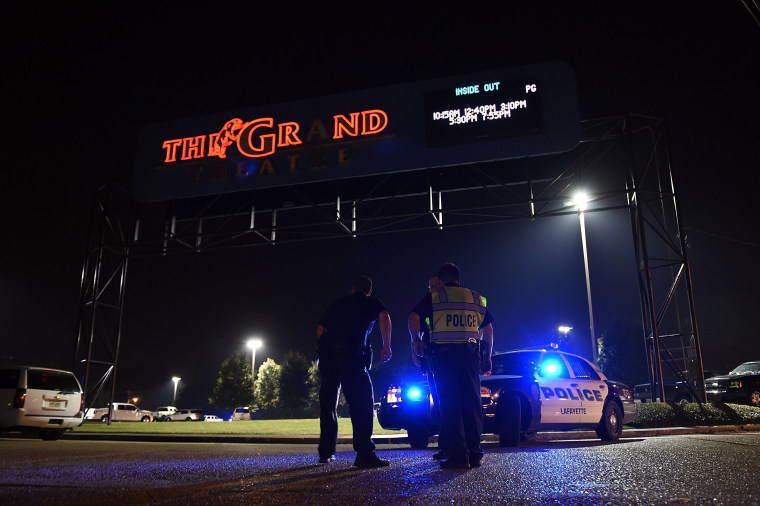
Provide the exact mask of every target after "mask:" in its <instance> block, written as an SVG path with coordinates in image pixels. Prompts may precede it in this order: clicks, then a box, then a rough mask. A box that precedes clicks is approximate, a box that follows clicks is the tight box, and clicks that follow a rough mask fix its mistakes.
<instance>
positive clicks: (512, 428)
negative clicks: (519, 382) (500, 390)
mask: <svg viewBox="0 0 760 506" xmlns="http://www.w3.org/2000/svg"><path fill="white" fill-rule="evenodd" d="M499 406H500V407H499V419H498V423H499V444H500V445H501V446H517V445H519V444H520V418H521V417H522V413H521V411H520V408H521V406H520V398H519V397H517V396H516V395H507V396H504V397H503V398H502V399H501V401H500V402H499Z"/></svg>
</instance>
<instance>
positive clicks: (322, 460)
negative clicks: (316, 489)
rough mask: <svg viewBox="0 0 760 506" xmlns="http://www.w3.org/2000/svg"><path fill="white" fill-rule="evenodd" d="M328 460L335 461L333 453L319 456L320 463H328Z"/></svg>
mask: <svg viewBox="0 0 760 506" xmlns="http://www.w3.org/2000/svg"><path fill="white" fill-rule="evenodd" d="M330 462H335V455H328V456H327V457H319V463H320V464H329V463H330Z"/></svg>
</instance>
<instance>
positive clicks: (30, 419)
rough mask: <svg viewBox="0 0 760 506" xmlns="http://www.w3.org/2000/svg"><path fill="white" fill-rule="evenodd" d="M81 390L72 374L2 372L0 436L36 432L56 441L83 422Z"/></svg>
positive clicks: (33, 369) (26, 370)
mask: <svg viewBox="0 0 760 506" xmlns="http://www.w3.org/2000/svg"><path fill="white" fill-rule="evenodd" d="M82 403H83V395H82V386H81V385H80V384H79V381H77V379H76V377H75V376H74V374H73V373H71V372H70V371H63V370H60V369H48V368H44V367H30V366H7V367H2V368H0V432H4V431H8V432H10V431H13V432H15V431H18V432H36V433H37V434H39V436H40V438H42V439H44V440H55V439H58V438H60V437H61V435H62V434H63V433H64V432H66V431H67V430H68V429H70V428H72V427H76V426H78V425H81V423H82V420H83V419H84V412H83V410H84V406H83V404H82Z"/></svg>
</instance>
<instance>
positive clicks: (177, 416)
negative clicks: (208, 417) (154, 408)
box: [164, 409, 204, 422]
mask: <svg viewBox="0 0 760 506" xmlns="http://www.w3.org/2000/svg"><path fill="white" fill-rule="evenodd" d="M203 416H204V413H203V410H202V409H178V410H177V411H176V412H174V413H172V414H171V415H167V417H166V420H164V421H166V422H193V421H198V420H203Z"/></svg>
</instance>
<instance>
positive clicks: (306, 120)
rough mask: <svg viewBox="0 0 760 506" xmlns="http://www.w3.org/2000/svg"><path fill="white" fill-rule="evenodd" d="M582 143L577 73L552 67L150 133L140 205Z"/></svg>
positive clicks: (137, 181) (138, 174) (313, 102)
mask: <svg viewBox="0 0 760 506" xmlns="http://www.w3.org/2000/svg"><path fill="white" fill-rule="evenodd" d="M579 140H580V121H579V118H578V105H577V99H576V90H575V74H574V72H573V69H572V68H571V67H570V66H568V65H566V64H564V63H547V64H539V65H530V66H525V67H517V68H512V69H502V70H494V71H489V72H482V73H478V74H472V75H465V76H457V77H450V78H444V79H436V80H430V81H423V82H418V83H413V84H408V85H399V86H393V87H387V88H381V89H376V90H367V91H360V92H353V93H345V94H340V95H333V96H329V97H323V98H319V99H310V100H303V101H298V102H288V103H284V104H276V105H271V106H263V107H257V108H254V109H246V110H240V111H234V112H229V113H224V114H216V115H211V116H205V117H199V118H192V119H188V120H183V121H174V122H169V123H162V124H155V125H150V126H148V127H146V128H144V129H143V130H142V131H141V132H140V137H139V140H138V149H137V158H136V167H135V177H134V188H133V190H134V196H135V198H136V199H138V200H140V201H160V200H170V199H175V198H185V197H195V196H201V195H213V194H219V193H227V192H235V191H241V190H250V189H255V188H271V187H276V186H285V185H291V184H298V183H306V182H316V181H326V180H332V179H341V178H349V177H359V176H368V175H375V174H382V173H387V172H402V171H409V170H417V169H425V168H431V167H442V166H449V165H460V164H468V163H475V162H485V161H493V160H506V159H510V158H520V157H527V156H536V155H542V154H549V153H559V152H563V151H568V150H570V149H572V148H574V147H575V146H576V145H577V144H578V142H579Z"/></svg>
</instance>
